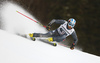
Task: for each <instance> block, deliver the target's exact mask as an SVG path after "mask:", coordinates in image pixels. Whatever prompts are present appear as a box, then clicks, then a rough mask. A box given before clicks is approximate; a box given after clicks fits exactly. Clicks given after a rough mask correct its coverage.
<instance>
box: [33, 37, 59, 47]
mask: <svg viewBox="0 0 100 63" xmlns="http://www.w3.org/2000/svg"><path fill="white" fill-rule="evenodd" d="M31 40H33V41H36V40H39V41H41V42H43V43H46V44H50V45H52V46H57V43H53V42H49V41H48V40H47V38H35V37H31Z"/></svg>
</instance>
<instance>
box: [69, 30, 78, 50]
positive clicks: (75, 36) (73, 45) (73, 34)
mask: <svg viewBox="0 0 100 63" xmlns="http://www.w3.org/2000/svg"><path fill="white" fill-rule="evenodd" d="M72 37H73V39H74V42H73V44H72V46H71V47H70V48H71V49H72V50H73V49H74V47H75V45H76V44H77V42H78V38H77V35H76V32H75V31H74V32H73V33H72Z"/></svg>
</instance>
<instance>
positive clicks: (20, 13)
mask: <svg viewBox="0 0 100 63" xmlns="http://www.w3.org/2000/svg"><path fill="white" fill-rule="evenodd" d="M16 12H17V13H19V14H21V15H23V16H24V17H26V18H28V19H30V20H32V21H34V22H36V23H38V24H39V25H41V26H43V27H45V28H46V26H44V25H42V24H41V23H39V22H37V21H35V20H33V19H32V18H30V17H28V16H26V15H25V14H23V13H21V12H19V11H16Z"/></svg>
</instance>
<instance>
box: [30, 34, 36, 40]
mask: <svg viewBox="0 0 100 63" xmlns="http://www.w3.org/2000/svg"><path fill="white" fill-rule="evenodd" d="M29 36H30V38H31V40H33V41H35V40H36V39H35V37H33V33H30V34H29Z"/></svg>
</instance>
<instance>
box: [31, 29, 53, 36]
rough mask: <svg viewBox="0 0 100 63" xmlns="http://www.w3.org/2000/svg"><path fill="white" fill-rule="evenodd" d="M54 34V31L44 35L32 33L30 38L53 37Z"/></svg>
mask: <svg viewBox="0 0 100 63" xmlns="http://www.w3.org/2000/svg"><path fill="white" fill-rule="evenodd" d="M53 34H54V30H53V31H49V32H48V33H46V34H42V33H30V34H29V36H30V37H51V36H52V35H53Z"/></svg>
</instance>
